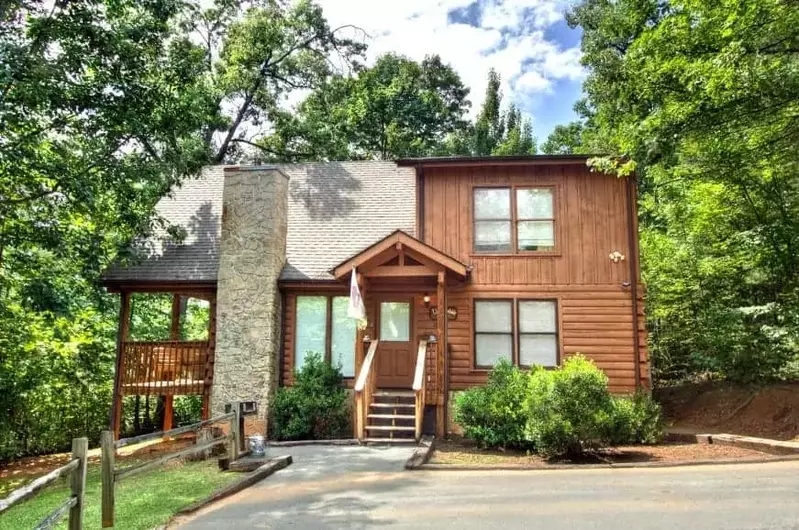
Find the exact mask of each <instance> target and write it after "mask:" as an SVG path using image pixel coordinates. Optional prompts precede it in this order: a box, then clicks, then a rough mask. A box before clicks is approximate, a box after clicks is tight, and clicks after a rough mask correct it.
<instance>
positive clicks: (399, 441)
mask: <svg viewBox="0 0 799 530" xmlns="http://www.w3.org/2000/svg"><path fill="white" fill-rule="evenodd" d="M363 441H364V442H366V443H370V444H415V443H416V438H364V440H363Z"/></svg>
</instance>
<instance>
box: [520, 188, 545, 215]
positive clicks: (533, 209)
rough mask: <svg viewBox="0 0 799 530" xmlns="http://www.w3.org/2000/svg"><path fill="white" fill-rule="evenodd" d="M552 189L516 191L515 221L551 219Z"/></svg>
mask: <svg viewBox="0 0 799 530" xmlns="http://www.w3.org/2000/svg"><path fill="white" fill-rule="evenodd" d="M553 210H554V209H553V207H552V188H523V189H517V190H516V218H517V219H552V218H553V217H555V215H554V213H553Z"/></svg>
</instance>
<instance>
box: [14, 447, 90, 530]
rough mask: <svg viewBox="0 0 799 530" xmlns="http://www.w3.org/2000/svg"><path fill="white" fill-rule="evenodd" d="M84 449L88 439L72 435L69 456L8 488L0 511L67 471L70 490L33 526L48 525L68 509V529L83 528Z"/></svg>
mask: <svg viewBox="0 0 799 530" xmlns="http://www.w3.org/2000/svg"><path fill="white" fill-rule="evenodd" d="M88 452H89V440H88V439H87V438H75V439H73V440H72V459H71V460H70V461H69V463H67V464H66V465H63V466H61V467H59V468H58V469H56V470H53V471H51V472H49V473H48V474H46V475H44V476H42V477H39V478H37V479H36V480H34V481H33V482H30V483H28V484H26V485H24V486H22V487H21V488H18V489H16V490H14V491H12V492H11V494H10V495H9V496H8V497H6V498H5V499H2V500H0V514H2V513H3V512H5V511H6V510H8V509H9V508H11V507H12V506H14V505H15V504H17V503H19V502H22V501H24V500H25V499H30V498H31V497H34V496H36V495H37V494H38V493H39V492H40V491H41V490H42V489H44V488H46V487H47V486H49V485H50V484H52V483H53V482H55V481H56V480H58V479H59V478H61V477H63V476H65V475H69V476H70V481H69V485H70V490H71V491H70V496H69V498H68V499H67V500H66V501H64V502H62V503H61V504H60V505H59V506H58V507H57V508H56V509H55V510H53V511H52V512H50V514H49V515H47V517H45V518H44V519H42V521H41V522H40V523H39V524H38V525H36V527H35V528H36V529H37V530H38V529H40V528H42V529H44V528H52V527H53V526H55V524H56V523H58V521H59V520H61V519H62V518H63V517H64V516H65V515H66V514H67V512H69V525H68V528H69V530H80V529H81V528H83V491H84V490H85V489H86V458H87V456H88Z"/></svg>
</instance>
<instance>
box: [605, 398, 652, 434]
mask: <svg viewBox="0 0 799 530" xmlns="http://www.w3.org/2000/svg"><path fill="white" fill-rule="evenodd" d="M663 429H664V427H663V415H662V413H661V410H660V405H659V404H658V403H657V402H656V401H655V400H654V399H652V396H651V395H650V394H648V393H646V392H637V393H635V394H633V395H632V396H619V397H614V398H613V412H612V414H611V418H610V421H609V423H608V430H607V432H606V438H607V442H608V443H609V444H610V445H631V444H655V443H658V442H660V441H661V440H662V439H663Z"/></svg>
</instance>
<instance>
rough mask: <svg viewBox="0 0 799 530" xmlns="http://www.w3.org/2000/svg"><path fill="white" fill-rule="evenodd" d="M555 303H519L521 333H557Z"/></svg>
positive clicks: (528, 301)
mask: <svg viewBox="0 0 799 530" xmlns="http://www.w3.org/2000/svg"><path fill="white" fill-rule="evenodd" d="M555 313H556V311H555V302H553V301H543V300H542V301H530V300H527V301H524V302H519V332H520V333H555V332H556V331H557V329H558V328H557V324H556V321H555V318H556V317H555Z"/></svg>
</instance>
